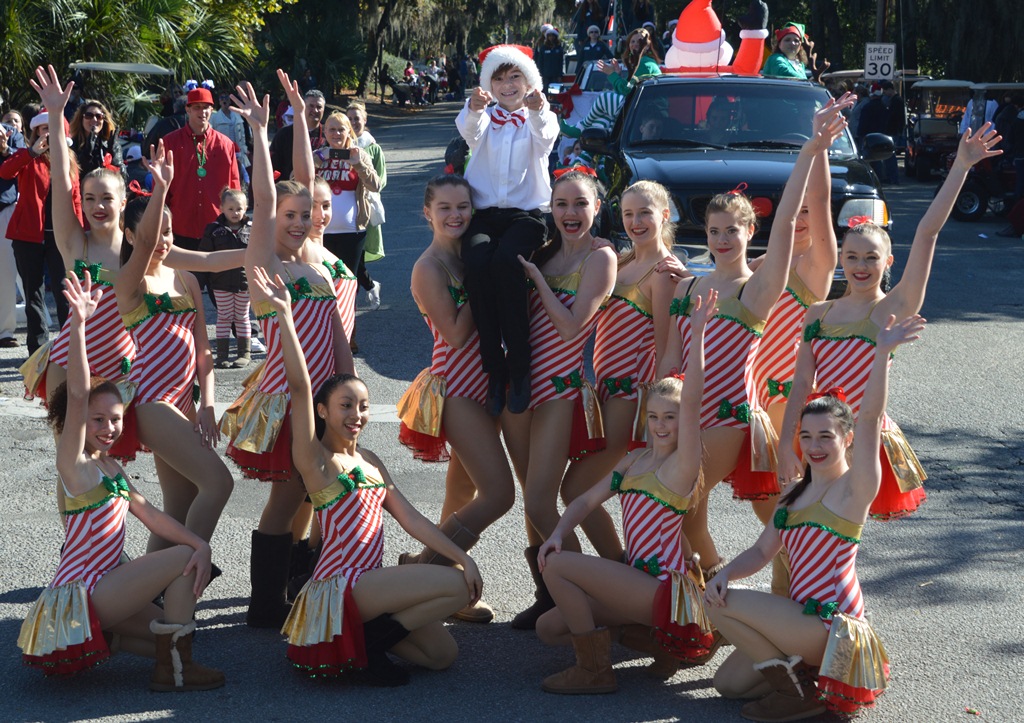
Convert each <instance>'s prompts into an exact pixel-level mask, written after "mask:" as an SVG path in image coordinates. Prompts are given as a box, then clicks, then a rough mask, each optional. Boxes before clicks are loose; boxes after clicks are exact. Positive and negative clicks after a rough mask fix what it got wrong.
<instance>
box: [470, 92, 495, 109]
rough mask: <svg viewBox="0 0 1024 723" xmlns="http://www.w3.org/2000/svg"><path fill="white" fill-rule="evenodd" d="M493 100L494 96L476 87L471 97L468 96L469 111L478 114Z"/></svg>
mask: <svg viewBox="0 0 1024 723" xmlns="http://www.w3.org/2000/svg"><path fill="white" fill-rule="evenodd" d="M493 100H494V96H492V95H491V94H490V93H488V92H487V91H486V90H484V89H483V88H480V87H479V86H478V87H477V88H476V89H475V90H474V91H473V95H471V96H469V109H470V110H471V111H473V112H475V113H479V112H480V111H482V110H483V109H484V108H486V107H487V106H489V105H490V104H491V101H493Z"/></svg>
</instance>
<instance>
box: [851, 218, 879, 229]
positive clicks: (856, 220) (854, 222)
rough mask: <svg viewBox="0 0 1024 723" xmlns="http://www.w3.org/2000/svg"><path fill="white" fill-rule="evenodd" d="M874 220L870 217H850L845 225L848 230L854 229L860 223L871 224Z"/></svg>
mask: <svg viewBox="0 0 1024 723" xmlns="http://www.w3.org/2000/svg"><path fill="white" fill-rule="evenodd" d="M874 220H875V219H874V218H872V217H871V216H850V220H849V221H847V222H846V225H847V226H848V227H849V228H855V227H857V226H860V225H861V224H862V223H872V222H873V221H874Z"/></svg>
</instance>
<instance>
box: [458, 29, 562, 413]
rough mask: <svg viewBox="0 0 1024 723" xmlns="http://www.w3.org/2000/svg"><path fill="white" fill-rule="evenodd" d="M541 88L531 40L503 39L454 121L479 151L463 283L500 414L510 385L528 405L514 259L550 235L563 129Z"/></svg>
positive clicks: (525, 305) (520, 280)
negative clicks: (552, 165) (551, 165)
mask: <svg viewBox="0 0 1024 723" xmlns="http://www.w3.org/2000/svg"><path fill="white" fill-rule="evenodd" d="M541 87H542V85H541V77H540V71H539V70H538V69H537V66H536V64H535V63H534V62H533V60H532V51H531V50H530V49H529V48H523V47H521V46H514V45H496V46H494V47H492V48H489V49H488V50H486V51H484V53H483V54H482V57H481V66H480V87H479V88H477V89H476V90H474V91H473V95H472V96H470V98H469V99H468V100H467V101H466V105H465V107H464V108H463V109H462V112H461V113H459V116H458V118H456V119H455V125H456V127H458V129H459V133H460V134H461V135H462V137H463V138H464V139H465V140H466V143H467V144H468V145H469V148H470V150H471V151H472V156H471V157H470V159H469V163H468V165H467V166H466V172H465V177H466V180H468V181H469V184H470V186H471V187H472V189H473V208H474V209H475V211H474V214H473V219H472V221H471V222H470V224H469V229H467V231H466V235H465V236H464V237H463V239H462V260H463V262H464V263H465V279H464V283H465V287H466V292H467V294H468V296H469V304H470V308H471V309H472V312H473V320H474V321H475V322H476V327H477V330H478V331H479V333H480V358H481V360H482V362H483V369H484V371H485V372H487V373H488V374H489V375H490V382H489V387H488V396H487V409H488V411H489V412H490V413H491V414H493V415H495V416H497V415H498V414H500V413H501V410H502V409H503V408H504V407H505V406H506V387H507V396H508V398H507V406H508V410H509V411H510V412H513V413H516V414H518V413H520V412H524V411H526V408H527V406H528V405H529V403H530V318H529V290H528V287H527V284H526V275H525V273H524V272H523V267H522V265H521V264H520V263H519V261H518V258H517V257H518V256H520V255H521V256H523V258H526V259H529V258H530V256H531V254H533V252H534V251H536V250H537V249H538V248H540V247H541V246H543V245H544V241H545V239H546V237H547V224H546V223H545V220H544V213H546V212H547V211H548V210H549V209H550V200H551V181H550V179H549V177H548V156H549V155H550V153H551V149H552V148H553V147H554V144H555V140H556V139H557V138H558V132H559V131H558V119H557V118H556V117H555V114H554V113H552V112H551V109H550V108H549V107H548V102H547V100H546V99H545V97H544V94H543V93H542V92H541ZM492 102H496V105H491V103H492ZM503 339H504V342H505V348H506V349H507V352H508V353H507V355H506V353H505V352H504V351H503V350H502V346H501V344H502V340H503Z"/></svg>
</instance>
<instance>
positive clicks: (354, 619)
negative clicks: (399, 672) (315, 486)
mask: <svg viewBox="0 0 1024 723" xmlns="http://www.w3.org/2000/svg"><path fill="white" fill-rule="evenodd" d="M386 496H387V488H386V487H385V485H384V480H383V479H382V478H381V476H380V473H379V472H378V471H377V470H376V469H374V468H373V467H370V466H367V467H365V469H364V468H363V467H361V466H359V467H354V468H353V469H351V470H349V471H348V472H346V473H343V474H340V475H338V479H337V480H335V481H334V482H332V483H331V484H330V485H329V486H328V487H326V488H325V489H322V490H320V491H319V492H314V493H312V494H311V495H310V499H311V501H312V502H313V507H314V509H315V510H316V518H317V521H318V522H319V523H320V529H321V530H323V549H322V551H321V552H320V558H319V560H318V562H317V564H316V569H315V570H313V576H312V577H311V578H310V580H309V582H307V583H306V584H305V586H304V587H303V588H302V591H301V592H300V593H299V595H298V597H297V598H296V599H295V603H294V604H293V605H292V610H291V613H290V614H289V615H288V619H287V620H285V623H284V627H283V628H282V629H281V632H282V633H283V634H284V635H287V636H288V658H289V659H290V660H291V661H292V664H293V665H294V666H295V667H296V668H297V669H299V670H301V671H303V672H306V673H308V674H309V675H311V676H321V675H337V674H339V673H341V672H343V671H345V670H351V669H357V668H363V667H365V666H366V651H365V647H364V645H363V621H362V619H361V616H360V614H359V608H358V607H357V606H356V603H355V599H354V598H353V597H352V588H353V587H355V584H356V582H358V580H359V576H360V575H362V574H363V573H364V572H366V571H367V570H373V569H375V568H378V567H380V566H381V561H382V559H383V556H384V527H383V505H384V498H385V497H386Z"/></svg>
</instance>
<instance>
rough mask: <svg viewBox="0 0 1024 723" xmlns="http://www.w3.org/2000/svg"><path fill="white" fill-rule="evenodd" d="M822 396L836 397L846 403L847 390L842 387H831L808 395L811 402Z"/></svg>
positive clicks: (808, 401)
mask: <svg viewBox="0 0 1024 723" xmlns="http://www.w3.org/2000/svg"><path fill="white" fill-rule="evenodd" d="M822 397H835V398H836V399H838V400H839V401H840V402H842V403H843V404H845V403H846V391H845V390H844V389H843V388H842V387H830V388H828V389H826V390H825V391H823V392H811V393H810V394H808V395H807V403H808V404H810V403H811V402H813V401H814V400H815V399H821V398H822Z"/></svg>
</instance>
